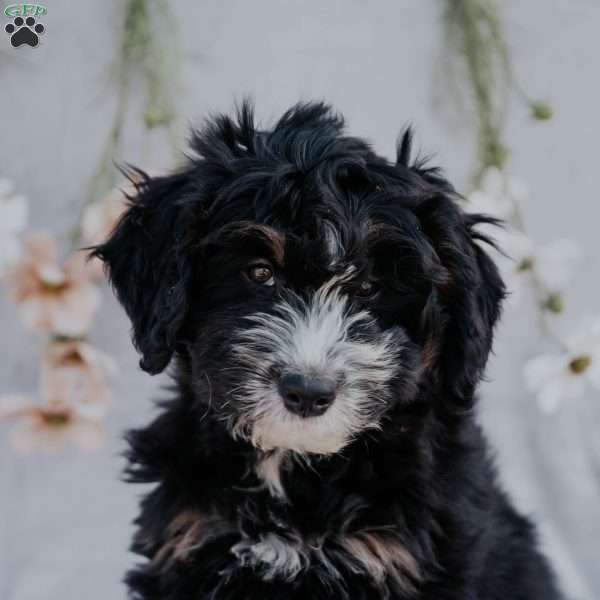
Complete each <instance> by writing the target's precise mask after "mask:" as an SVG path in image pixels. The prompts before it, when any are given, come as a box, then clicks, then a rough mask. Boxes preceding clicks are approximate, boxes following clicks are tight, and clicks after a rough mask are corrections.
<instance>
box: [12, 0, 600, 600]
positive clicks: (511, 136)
mask: <svg viewBox="0 0 600 600" xmlns="http://www.w3.org/2000/svg"><path fill="white" fill-rule="evenodd" d="M5 4H6V3H4V5H5ZM46 4H47V5H48V8H49V14H48V15H47V16H46V17H45V23H46V26H47V33H46V35H45V36H44V38H43V44H42V45H41V46H40V47H39V48H37V49H35V50H32V49H30V48H28V47H22V48H20V49H19V50H15V49H13V48H11V47H10V45H9V44H8V38H7V36H5V35H4V33H3V32H2V33H1V37H0V49H1V50H0V90H1V91H0V122H1V129H0V132H1V135H2V143H1V145H0V174H2V175H7V176H10V177H12V178H14V179H15V180H16V182H17V184H18V187H19V190H21V191H22V192H24V193H26V194H27V195H28V196H29V198H30V200H31V204H32V213H33V214H32V221H33V225H34V226H35V227H51V228H52V229H53V230H54V231H56V232H64V231H66V230H67V229H68V227H69V226H70V225H71V224H72V223H73V219H74V215H75V214H76V207H77V206H78V203H80V202H81V199H82V193H83V191H84V189H85V183H86V181H87V179H88V177H89V175H90V174H91V172H92V171H93V169H94V167H95V165H96V164H97V161H98V158H99V153H100V151H101V148H102V144H103V142H104V139H105V135H106V133H107V130H108V127H109V125H110V122H111V116H112V110H113V108H114V97H113V95H112V94H111V91H110V87H109V86H108V83H107V75H108V70H109V64H110V61H111V56H112V54H113V52H114V49H115V44H116V40H117V37H116V36H117V33H116V32H117V26H118V25H119V18H120V15H119V10H120V5H121V4H122V3H119V2H116V1H115V2H102V3H99V2H92V0H80V1H79V2H77V4H76V5H75V4H74V3H72V2H71V3H68V2H67V1H66V0H49V1H48V2H47V3H46ZM442 4H443V3H442V2H440V1H439V0H437V1H436V0H430V1H427V2H426V1H421V2H416V1H411V2H409V1H407V0H380V1H379V2H366V1H365V0H362V1H361V0H329V1H327V2H325V1H322V0H321V1H316V0H304V2H291V1H289V0H271V1H266V0H263V1H260V0H254V1H253V2H249V1H248V0H237V1H235V0H227V1H224V0H205V1H203V2H193V1H192V0H180V1H179V2H177V3H172V5H173V6H174V7H175V9H176V11H177V15H178V19H179V22H180V30H179V33H178V34H177V35H178V39H179V42H180V43H181V45H182V46H183V48H182V54H183V57H182V65H181V67H182V75H183V76H182V83H181V86H180V89H179V90H178V91H177V101H178V106H179V110H180V114H181V115H182V119H181V125H182V128H183V127H185V126H186V123H187V121H190V120H192V121H193V120H194V119H196V118H199V117H202V116H203V115H205V114H206V112H207V111H209V110H215V109H224V110H226V109H228V108H230V106H231V104H232V100H233V99H234V98H235V97H237V98H239V97H241V96H242V95H243V94H244V93H251V94H253V95H254V97H255V99H256V104H257V109H258V114H259V115H260V116H261V117H262V118H264V119H265V120H268V119H269V118H270V117H274V116H276V115H278V113H279V112H280V111H281V110H283V109H284V108H286V107H287V106H288V105H289V104H291V103H293V102H295V101H297V100H298V99H300V98H304V99H309V98H325V99H328V100H329V101H331V102H332V103H333V104H335V105H336V106H337V107H338V108H339V109H340V110H341V111H342V112H343V113H344V114H345V115H346V116H347V118H348V122H349V126H350V128H351V130H352V131H353V132H355V133H357V134H362V135H365V136H367V137H368V138H370V139H371V140H372V141H373V143H374V145H375V147H376V148H377V149H378V150H379V151H381V152H382V153H385V154H387V155H390V156H391V154H392V152H393V147H394V141H395V137H396V135H397V132H398V130H399V129H400V127H401V126H402V125H403V124H405V123H407V122H409V121H410V122H412V123H413V124H414V125H415V126H416V129H417V133H418V142H419V144H420V145H421V146H422V148H423V149H424V150H425V151H426V152H434V153H435V161H436V162H438V163H440V164H442V165H444V167H445V168H446V169H447V172H448V173H449V175H450V177H451V178H452V179H453V180H454V181H455V182H456V183H457V185H458V186H459V187H461V186H463V185H464V184H465V181H466V176H467V173H468V170H469V168H470V166H471V164H472V158H473V157H472V147H471V143H470V138H469V134H468V128H467V127H466V126H465V125H464V123H461V122H460V121H455V122H454V124H453V125H452V126H449V125H448V123H447V121H446V120H445V119H444V118H443V117H442V113H443V112H444V111H443V110H441V109H440V105H439V103H440V102H441V103H442V104H443V103H444V102H445V101H446V100H447V96H448V92H447V90H445V89H444V86H443V85H440V83H439V81H438V82H437V85H434V74H435V72H436V68H435V67H436V65H437V67H438V69H439V67H443V63H442V62H440V57H441V51H440V48H439V42H438V40H439V39H440V25H441V18H440V14H441V12H440V8H441V6H442ZM501 4H502V6H503V10H504V14H505V17H506V23H507V26H508V31H509V36H510V42H511V48H512V50H513V56H514V60H515V64H516V70H517V74H518V76H519V79H520V80H521V81H522V82H523V83H524V85H525V87H526V89H527V90H528V91H529V92H530V93H531V94H532V95H533V96H536V97H539V96H541V97H545V98H547V99H549V100H550V101H551V103H552V105H553V107H554V109H555V111H556V118H555V119H554V120H553V121H551V122H550V123H548V124H536V123H533V122H531V121H530V120H529V119H528V118H527V116H526V114H525V112H524V111H523V110H521V109H520V108H519V107H518V106H517V107H513V110H512V111H511V114H510V119H509V122H508V135H507V139H508V141H509V143H510V145H511V147H512V148H513V149H514V159H513V170H514V172H515V173H516V174H519V175H520V176H521V177H522V178H524V179H525V180H526V181H527V182H528V183H529V184H530V186H531V188H532V197H531V200H530V202H529V203H528V204H527V205H526V206H525V207H524V212H525V218H526V221H527V225H528V227H529V230H530V232H531V233H532V235H534V236H535V237H536V238H538V239H539V240H541V241H544V240H552V239H554V238H556V237H562V236H571V237H574V238H576V239H577V240H579V242H580V243H581V244H582V245H583V247H584V249H585V251H586V258H585V259H584V261H583V262H582V263H581V265H580V269H579V273H578V277H577V279H576V281H575V283H574V284H573V286H572V288H571V290H570V292H571V294H570V299H571V302H570V309H569V312H568V314H567V316H566V317H565V320H566V325H568V322H569V318H571V317H573V318H575V317H577V316H578V315H579V314H580V313H582V312H586V311H593V310H596V309H597V308H598V306H597V304H598V276H599V272H598V264H597V260H596V256H597V254H598V252H599V251H600V238H599V236H598V234H597V227H598V226H597V222H598V217H599V216H600V212H599V208H598V206H599V204H598V200H599V199H598V188H597V183H596V182H597V172H598V165H597V161H598V150H597V144H598V140H599V139H600V125H599V119H598V110H599V107H600V85H599V84H600V81H599V75H598V74H599V73H600V42H599V41H598V31H597V30H598V25H599V24H600V4H599V3H598V2H597V1H596V0H562V1H561V0H530V1H529V2H522V1H521V2H519V1H517V0H505V1H504V2H502V3H501ZM434 90H436V91H437V98H436V101H437V104H436V102H434ZM133 116H134V117H135V114H134V115H133ZM116 158H118V159H126V160H128V161H130V162H134V163H138V164H141V165H142V166H144V167H146V168H149V169H152V168H164V167H166V166H168V165H169V161H170V157H169V153H168V151H167V149H166V145H165V143H164V140H163V139H162V138H161V136H160V135H156V134H152V135H146V134H145V133H144V132H143V130H142V128H141V127H140V126H139V124H137V123H134V124H131V125H130V126H128V129H127V134H126V139H125V145H124V149H123V151H122V153H121V154H120V155H119V156H117V157H116ZM0 327H1V329H0V331H1V332H2V335H1V336H0V351H1V352H2V361H0V382H1V387H0V392H4V391H25V392H31V393H34V392H35V387H36V378H37V363H36V359H35V358H34V357H35V351H36V349H37V348H38V347H39V344H40V342H41V340H40V339H38V338H36V337H35V336H26V335H24V333H23V330H22V328H21V326H20V325H19V324H18V323H17V320H16V317H15V310H14V307H12V306H11V305H9V304H7V303H2V304H0ZM534 331H535V329H534V315H533V314H532V313H531V311H529V310H527V309H525V308H523V309H521V310H519V311H509V312H507V313H506V315H505V318H504V322H503V324H502V326H501V328H500V331H499V337H498V343H497V345H496V356H495V357H494V359H493V361H492V364H491V367H490V370H489V379H490V381H489V383H488V384H486V385H485V386H484V390H483V392H484V393H483V396H484V399H483V402H482V405H481V412H482V419H483V420H484V421H485V423H486V426H487V429H488V431H489V433H490V435H491V437H492V439H493V441H494V443H495V446H496V448H497V451H498V462H499V464H500V466H501V470H502V474H503V480H504V482H505V485H506V487H507V488H508V489H509V490H510V491H511V492H512V494H513V496H514V497H515V499H516V501H517V503H518V505H519V506H520V507H521V508H522V509H523V510H524V511H526V512H527V513H530V514H532V515H535V518H536V519H537V520H538V521H539V522H540V524H541V531H542V540H543V543H544V546H545V548H546V549H547V551H548V553H549V554H550V555H552V557H553V560H554V562H555V564H556V567H557V569H558V571H559V572H560V574H561V577H562V579H563V581H564V585H565V588H567V589H568V590H569V592H570V595H571V596H572V597H573V598H580V599H581V600H593V599H594V598H597V597H598V596H600V570H599V569H598V568H597V567H598V555H599V553H600V518H599V515H600V502H599V500H600V476H599V475H598V471H595V470H594V462H593V461H592V459H591V453H592V452H593V450H594V449H595V450H598V443H597V442H598V437H599V436H598V425H599V417H600V403H598V397H597V395H596V396H594V397H589V398H587V399H586V400H582V401H581V402H576V403H572V404H569V405H568V406H565V407H564V409H563V410H562V411H561V412H560V413H559V414H558V415H556V416H553V417H542V416H541V415H540V414H539V412H538V410H537V407H536V405H535V403H534V401H533V399H532V398H529V397H528V396H527V395H526V394H525V393H524V391H523V382H522V377H521V366H522V363H523V361H524V360H525V359H526V358H527V357H528V356H530V355H531V354H533V353H535V352H537V351H539V349H540V348H541V347H542V342H541V341H540V339H539V338H538V337H537V336H536V335H535V333H534ZM94 340H95V342H96V344H97V345H98V346H100V347H101V348H104V349H108V350H109V351H110V352H111V353H112V354H113V355H114V356H115V357H116V358H117V359H118V361H119V363H120V367H121V373H120V375H119V377H118V378H117V380H116V384H115V396H116V402H115V405H114V408H113V410H112V412H111V413H110V416H109V427H110V432H111V439H110V443H109V444H108V445H107V446H106V447H104V448H103V449H102V450H101V451H100V452H98V453H96V454H92V455H82V454H78V453H76V452H74V453H72V454H71V453H67V454H66V455H63V456H60V457H58V458H57V457H46V456H34V457H29V458H20V457H16V456H14V455H13V453H12V452H11V451H9V450H8V449H7V446H6V445H4V444H3V445H2V446H0V447H1V448H2V451H1V452H0V475H1V478H0V528H1V529H0V597H1V598H2V599H3V600H64V599H65V598H67V599H71V598H72V599H75V598H86V599H89V600H96V599H97V600H104V599H105V598H122V597H124V595H125V592H124V588H123V586H122V584H121V583H120V579H121V576H122V573H123V572H124V571H125V569H126V567H127V566H128V565H130V564H131V563H132V562H133V560H134V558H133V557H132V556H131V555H129V554H128V553H127V551H126V547H127V544H128V540H129V537H130V535H131V526H130V521H131V519H132V517H133V516H134V514H135V507H136V503H137V500H138V497H139V494H140V492H141V491H142V490H140V489H135V488H134V487H133V486H128V485H125V484H123V483H121V482H120V481H119V479H118V477H119V470H120V469H121V467H122V461H121V459H120V458H119V452H120V451H121V450H122V449H123V444H122V442H121V441H120V436H121V433H122V431H123V430H124V429H125V428H128V427H131V426H134V425H136V424H140V423H143V422H145V421H147V420H148V419H149V417H150V414H151V412H152V408H151V403H150V399H151V398H156V397H160V391H159V387H160V383H161V380H160V378H150V377H149V376H146V375H143V374H142V373H140V372H139V371H138V369H137V359H136V356H135V354H134V351H133V350H132V348H131V346H130V342H129V338H128V325H127V323H126V320H125V318H124V316H123V314H122V313H121V311H120V309H119V308H118V307H117V306H116V303H115V301H114V300H113V299H112V297H111V296H110V293H109V292H108V291H106V292H105V302H104V305H103V308H102V314H101V317H100V319H99V322H98V326H97V327H96V331H95V333H94ZM5 431H6V430H5V429H0V437H2V438H3V437H5ZM0 442H2V443H3V440H0ZM596 459H598V454H596ZM597 466H598V463H597V462H596V467H597Z"/></svg>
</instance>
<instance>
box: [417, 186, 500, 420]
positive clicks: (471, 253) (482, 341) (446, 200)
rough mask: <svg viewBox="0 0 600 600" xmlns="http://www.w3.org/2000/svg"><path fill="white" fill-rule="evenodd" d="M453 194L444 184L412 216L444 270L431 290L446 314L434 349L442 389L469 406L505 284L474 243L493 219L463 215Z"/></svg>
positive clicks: (456, 402) (457, 404)
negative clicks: (478, 227)
mask: <svg viewBox="0 0 600 600" xmlns="http://www.w3.org/2000/svg"><path fill="white" fill-rule="evenodd" d="M452 195H453V194H452V192H451V190H450V188H448V190H447V191H443V192H440V193H438V194H436V195H434V196H432V197H431V198H429V199H427V200H425V201H423V202H422V203H421V204H420V205H419V206H418V208H417V216H418V217H419V220H420V222H421V227H422V229H423V231H424V233H425V234H426V235H427V237H428V238H429V240H430V242H431V244H432V245H433V247H434V249H435V252H436V254H437V257H438V258H439V262H440V263H441V266H442V267H443V268H444V269H445V271H446V274H447V275H446V277H444V278H442V279H441V280H440V281H438V282H435V283H434V292H433V293H434V294H435V296H436V300H437V302H438V303H439V305H440V309H441V312H442V314H443V315H444V319H445V327H444V330H443V332H438V333H440V334H441V340H439V339H438V344H440V345H439V346H438V349H437V351H436V352H435V355H436V362H437V368H438V369H439V376H440V383H441V386H442V392H443V394H444V396H445V400H446V401H447V402H449V403H451V405H452V406H453V407H455V408H458V409H468V408H470V407H471V406H472V404H473V396H474V392H475V388H476V386H477V384H478V383H479V381H480V380H481V377H482V375H483V371H484V368H485V366H486V363H487V359H488V355H489V353H490V349H491V346H492V337H493V330H494V326H495V324H496V322H497V320H498V317H499V315H500V308H501V302H502V299H503V298H504V284H503V282H502V280H501V278H500V275H499V273H498V270H497V268H496V265H495V264H494V262H493V261H492V260H491V259H490V257H489V256H488V255H487V254H486V253H485V251H484V250H483V249H482V248H481V247H480V245H479V243H478V242H481V241H483V242H486V241H487V239H486V238H485V236H483V235H481V234H480V233H478V232H477V231H476V230H475V226H476V225H477V224H479V223H493V222H494V220H493V219H490V218H486V217H485V216H481V215H466V214H465V213H463V211H462V210H461V209H460V208H459V207H458V205H457V204H456V202H455V201H454V200H453V198H452V197H451V196H452Z"/></svg>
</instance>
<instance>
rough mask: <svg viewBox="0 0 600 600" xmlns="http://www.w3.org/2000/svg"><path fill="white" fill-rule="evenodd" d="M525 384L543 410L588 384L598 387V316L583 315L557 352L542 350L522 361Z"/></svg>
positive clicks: (556, 405) (576, 394) (553, 408)
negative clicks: (559, 351) (538, 353)
mask: <svg viewBox="0 0 600 600" xmlns="http://www.w3.org/2000/svg"><path fill="white" fill-rule="evenodd" d="M525 384H526V386H527V389H528V390H529V391H530V392H532V393H534V394H536V396H537V399H538V402H539V405H540V408H541V409H542V410H543V411H544V412H546V413H549V414H550V413H554V412H556V411H557V410H558V408H559V406H560V403H561V401H562V400H563V399H564V400H574V399H576V398H579V397H580V396H582V395H583V393H584V392H585V390H586V387H587V386H588V385H591V386H593V387H594V388H596V389H598V390H600V317H595V318H586V319H584V320H583V321H582V323H581V326H580V327H579V328H578V329H577V331H576V332H575V333H574V334H573V335H572V336H571V337H570V338H569V339H567V340H566V342H565V350H564V351H563V352H562V353H560V354H542V355H540V356H536V357H535V358H532V359H531V360H530V361H528V362H527V363H526V365H525Z"/></svg>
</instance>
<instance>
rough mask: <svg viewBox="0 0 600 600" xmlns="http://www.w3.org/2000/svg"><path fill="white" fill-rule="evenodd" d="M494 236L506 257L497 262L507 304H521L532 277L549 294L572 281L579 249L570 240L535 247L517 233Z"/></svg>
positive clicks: (508, 232) (558, 290) (499, 258)
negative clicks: (505, 288)
mask: <svg viewBox="0 0 600 600" xmlns="http://www.w3.org/2000/svg"><path fill="white" fill-rule="evenodd" d="M493 237H494V238H495V240H496V242H497V243H498V245H499V247H500V249H501V250H502V251H503V252H504V253H505V254H506V255H507V256H502V255H500V256H499V257H498V259H497V262H498V264H499V266H500V268H501V270H502V274H503V276H504V281H505V283H506V287H507V289H508V291H509V293H510V296H509V302H510V303H511V304H513V305H517V304H519V303H520V301H521V299H522V298H523V295H524V293H525V292H526V290H527V289H528V287H529V286H530V285H531V283H532V281H533V280H532V274H533V270H535V277H536V279H537V281H538V283H540V284H541V285H542V286H543V287H544V288H545V291H547V292H548V293H550V294H555V293H558V292H560V291H561V290H563V289H564V287H565V286H566V285H567V284H568V283H569V281H570V280H571V276H572V273H573V266H574V263H575V262H576V261H577V260H578V259H579V258H580V257H581V255H582V250H581V247H580V246H579V245H578V244H577V243H576V242H575V241H573V240H568V239H559V240H555V241H553V242H549V243H547V244H542V245H539V246H537V245H536V244H535V243H534V242H533V241H532V240H530V239H529V238H528V237H527V236H525V235H524V234H523V233H521V232H520V231H516V230H514V229H511V230H508V229H507V230H499V231H497V232H496V233H494V235H493Z"/></svg>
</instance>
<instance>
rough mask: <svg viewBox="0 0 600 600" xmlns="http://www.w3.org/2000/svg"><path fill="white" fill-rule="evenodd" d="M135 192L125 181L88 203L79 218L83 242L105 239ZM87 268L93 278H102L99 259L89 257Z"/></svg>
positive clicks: (91, 242) (97, 242) (93, 243)
mask: <svg viewBox="0 0 600 600" xmlns="http://www.w3.org/2000/svg"><path fill="white" fill-rule="evenodd" d="M135 194H136V190H135V186H134V185H133V184H132V183H130V182H126V183H124V184H123V185H121V186H119V187H116V188H114V189H113V190H112V191H110V192H109V193H108V195H107V196H105V197H104V198H103V199H102V200H98V201H97V202H94V203H92V204H90V205H89V206H88V207H87V208H86V209H85V211H84V213H83V218H82V220H81V237H82V239H83V240H84V242H85V243H86V244H88V245H89V246H96V245H98V244H101V243H102V242H104V241H106V240H107V239H108V237H109V236H110V234H111V233H112V232H113V230H114V228H115V227H116V225H117V223H118V222H119V219H120V218H121V215H122V214H123V212H124V211H125V210H126V209H127V198H128V196H134V195H135ZM88 268H89V269H90V270H91V273H92V276H93V277H94V278H96V279H103V278H104V269H103V265H102V261H101V260H100V259H98V258H95V257H94V258H91V259H90V260H89V262H88Z"/></svg>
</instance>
